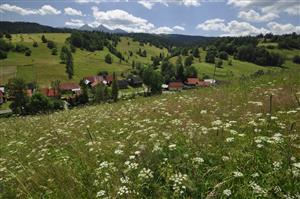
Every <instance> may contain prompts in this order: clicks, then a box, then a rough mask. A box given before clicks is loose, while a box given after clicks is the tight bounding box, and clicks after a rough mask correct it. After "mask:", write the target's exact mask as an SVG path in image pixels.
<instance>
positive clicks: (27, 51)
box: [25, 49, 31, 57]
mask: <svg viewBox="0 0 300 199" xmlns="http://www.w3.org/2000/svg"><path fill="white" fill-rule="evenodd" d="M30 55H31V50H30V49H27V50H26V51H25V56H27V57H29V56H30Z"/></svg>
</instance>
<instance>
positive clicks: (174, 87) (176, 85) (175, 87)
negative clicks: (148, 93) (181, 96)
mask: <svg viewBox="0 0 300 199" xmlns="http://www.w3.org/2000/svg"><path fill="white" fill-rule="evenodd" d="M183 86H184V85H183V83H182V82H170V83H169V84H168V89H169V91H181V90H182V89H183Z"/></svg>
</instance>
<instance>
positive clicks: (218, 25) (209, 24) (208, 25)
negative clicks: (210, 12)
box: [196, 18, 226, 31]
mask: <svg viewBox="0 0 300 199" xmlns="http://www.w3.org/2000/svg"><path fill="white" fill-rule="evenodd" d="M224 22H225V20H224V19H219V18H216V19H209V20H206V21H205V22H203V23H201V24H198V25H197V27H196V29H202V30H205V31H210V30H213V31H217V30H220V31H223V30H224V29H225V28H226V26H225V24H224Z"/></svg>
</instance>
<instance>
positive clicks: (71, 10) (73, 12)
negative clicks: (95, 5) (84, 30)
mask: <svg viewBox="0 0 300 199" xmlns="http://www.w3.org/2000/svg"><path fill="white" fill-rule="evenodd" d="M64 10H65V14H66V15H71V16H76V15H77V16H83V14H82V12H81V11H80V10H76V9H74V8H70V7H67V8H65V9H64Z"/></svg>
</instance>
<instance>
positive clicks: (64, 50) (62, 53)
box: [60, 46, 68, 64]
mask: <svg viewBox="0 0 300 199" xmlns="http://www.w3.org/2000/svg"><path fill="white" fill-rule="evenodd" d="M67 52H68V48H67V46H63V47H62V48H61V51H60V60H61V63H63V64H65V63H66V60H67Z"/></svg>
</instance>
